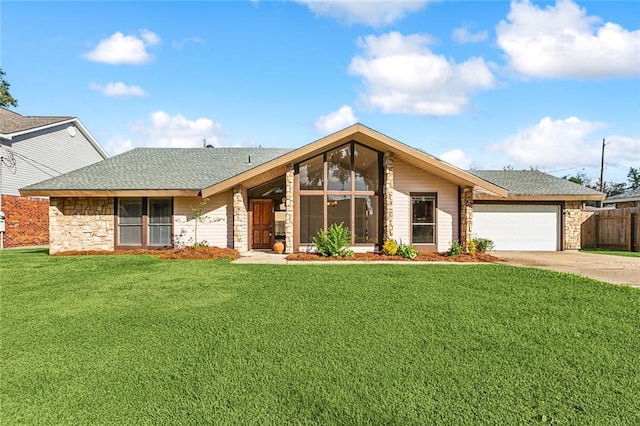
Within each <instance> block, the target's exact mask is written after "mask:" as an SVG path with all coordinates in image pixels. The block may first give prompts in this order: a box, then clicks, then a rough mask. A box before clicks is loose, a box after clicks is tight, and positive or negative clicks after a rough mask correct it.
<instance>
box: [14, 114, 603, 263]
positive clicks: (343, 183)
mask: <svg viewBox="0 0 640 426" xmlns="http://www.w3.org/2000/svg"><path fill="white" fill-rule="evenodd" d="M474 173H476V174H479V173H480V172H478V171H474ZM494 173H496V172H494ZM526 173H529V172H526ZM476 174H472V173H469V172H466V171H463V170H460V169H458V168H456V167H454V166H452V165H450V164H447V163H445V162H443V161H441V160H439V159H437V158H435V157H433V156H431V155H429V154H426V153H425V152H423V151H420V150H417V149H415V148H412V147H410V146H407V145H404V144H402V143H400V142H398V141H396V140H394V139H391V138H389V137H388V136H385V135H383V134H381V133H378V132H376V131H374V130H372V129H370V128H368V127H365V126H363V125H361V124H354V125H353V126H350V127H348V128H346V129H343V130H341V131H339V132H336V133H334V134H332V135H329V136H327V137H325V138H322V139H320V140H317V141H315V142H312V143H310V144H308V145H305V146H303V147H301V148H298V149H295V150H283V149H270V148H190V149H178V148H175V149H172V148H138V149H134V150H132V151H129V152H126V153H124V154H121V155H118V156H116V157H113V158H111V159H109V160H107V161H103V162H100V163H97V164H94V165H91V166H89V167H86V168H84V169H82V170H77V171H74V172H70V173H67V174H65V175H63V176H59V177H56V178H53V179H49V180H47V181H44V182H40V183H38V184H35V185H31V186H29V187H26V188H23V189H22V190H21V192H22V194H23V195H31V196H50V197H51V205H50V223H51V232H50V234H51V241H50V251H51V253H58V252H63V251H69V250H114V249H129V248H160V247H166V246H172V245H173V246H175V245H178V246H180V245H190V244H193V243H194V242H195V241H196V237H195V235H194V229H195V225H196V223H195V219H194V216H195V215H194V210H197V209H198V208H199V207H200V203H201V202H203V201H206V205H205V207H204V213H205V214H204V216H203V217H202V220H201V221H199V223H198V237H197V240H198V241H202V240H206V241H207V243H208V244H210V245H216V246H221V247H231V248H235V249H237V250H238V251H240V252H245V251H247V250H252V249H268V248H270V247H271V246H272V244H273V243H274V241H276V240H282V241H284V242H285V250H286V252H289V253H290V252H294V251H304V250H310V249H311V248H312V245H311V242H312V238H313V236H314V235H315V234H316V232H317V231H318V230H319V229H327V227H328V226H329V225H331V224H332V223H340V222H343V223H344V224H345V225H347V226H348V227H349V228H350V229H351V231H352V234H353V235H352V248H353V249H354V250H357V251H371V250H375V249H377V248H379V247H380V246H381V245H382V243H383V242H384V241H385V239H388V238H394V239H396V240H399V241H400V240H401V241H402V242H403V243H405V244H413V245H415V246H416V248H417V249H418V250H423V251H445V250H447V249H448V248H449V246H450V244H451V242H452V241H463V242H464V241H467V240H469V239H470V238H471V237H472V236H473V235H474V234H475V233H476V232H475V231H476V230H475V229H474V228H473V221H474V220H478V221H480V219H478V216H476V215H474V208H475V201H474V199H477V200H478V202H479V203H484V202H485V201H486V202H492V203H497V202H502V203H505V204H508V205H522V203H523V201H525V202H528V201H529V199H527V198H526V197H533V198H531V201H533V202H535V203H536V204H540V205H546V204H547V203H552V204H553V205H554V206H555V207H554V208H555V209H557V212H558V213H557V215H556V216H555V217H556V218H557V220H558V221H559V222H558V228H557V229H556V233H557V235H556V237H557V245H556V246H555V247H551V248H547V247H545V249H550V250H560V249H576V248H579V245H580V238H579V233H580V223H578V222H576V221H575V220H573V219H570V220H567V218H573V217H574V216H580V213H581V211H580V207H581V206H580V202H579V200H593V199H597V200H601V199H603V198H604V194H601V193H599V192H595V191H591V192H583V189H582V187H580V186H579V185H575V184H572V185H574V186H571V187H570V188H569V187H566V188H565V187H563V188H560V187H559V186H558V188H559V189H560V190H559V191H558V192H557V193H553V188H554V186H553V185H550V184H549V185H547V186H546V187H545V189H543V190H542V191H540V190H539V189H538V187H535V188H533V189H534V190H533V191H532V193H531V194H515V195H513V196H511V195H510V193H509V191H508V189H506V188H505V186H509V185H508V184H505V183H504V182H501V184H497V183H494V182H491V181H489V180H486V179H485V178H482V177H480V176H479V175H476ZM497 174H499V173H497ZM516 174H517V172H516ZM496 176H497V175H496ZM543 176H545V179H548V180H549V182H551V181H554V182H555V181H560V180H561V179H557V178H553V177H551V176H548V175H543ZM508 180H509V179H508ZM509 182H510V180H509ZM502 185H505V186H502ZM557 185H559V183H557ZM547 190H549V191H552V193H549V194H546V193H545V192H544V191H547ZM474 194H475V195H474ZM540 194H545V196H544V197H543V198H544V200H543V201H538V200H541V198H537V197H539V195H540ZM522 197H525V198H524V199H523V198H522ZM482 198H485V199H482ZM478 205H479V206H481V205H484V204H478ZM521 213H522V214H521V215H520V216H518V218H516V219H515V220H516V221H517V220H520V218H524V215H525V214H528V213H526V212H521ZM538 213H540V214H541V216H544V215H545V214H546V212H537V211H534V212H532V213H531V214H533V215H536V214H538ZM516 214H517V213H516ZM497 220H501V218H500V217H498V218H497ZM527 226H533V225H527ZM545 232H546V231H545ZM575 232H577V233H578V238H577V240H575V239H569V240H567V239H566V238H565V239H562V236H563V235H565V234H571V235H573V234H574V233H575ZM483 236H485V237H489V238H490V237H491V235H489V234H488V235H483ZM524 248H525V249H527V248H528V249H532V250H535V249H540V248H539V246H537V245H532V246H531V247H526V246H525V247H524Z"/></svg>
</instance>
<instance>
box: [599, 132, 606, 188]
mask: <svg viewBox="0 0 640 426" xmlns="http://www.w3.org/2000/svg"><path fill="white" fill-rule="evenodd" d="M605 145H606V143H604V138H602V158H601V159H600V192H604V147H605Z"/></svg>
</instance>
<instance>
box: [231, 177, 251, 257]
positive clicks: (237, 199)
mask: <svg viewBox="0 0 640 426" xmlns="http://www.w3.org/2000/svg"><path fill="white" fill-rule="evenodd" d="M246 199H247V191H246V190H245V189H244V187H242V185H239V186H236V187H234V188H233V248H234V249H236V250H238V251H239V252H240V253H244V252H246V251H248V250H249V214H248V212H247V204H246Z"/></svg>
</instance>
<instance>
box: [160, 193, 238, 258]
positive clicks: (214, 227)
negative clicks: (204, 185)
mask: <svg viewBox="0 0 640 426" xmlns="http://www.w3.org/2000/svg"><path fill="white" fill-rule="evenodd" d="M201 201H202V199H201V198H198V197H176V198H175V199H174V204H173V218H174V228H173V229H174V238H173V239H174V242H175V244H176V245H178V246H188V245H192V244H194V243H195V235H194V230H195V219H193V218H192V215H193V211H192V209H191V207H194V208H199V207H200V202H201ZM204 211H205V212H206V213H205V215H204V218H203V219H202V221H201V222H199V223H198V240H199V241H200V242H202V241H206V242H207V244H208V245H210V246H216V247H229V248H233V201H232V196H231V191H227V192H223V193H221V194H216V195H212V196H211V197H209V201H208V202H207V204H206V206H204Z"/></svg>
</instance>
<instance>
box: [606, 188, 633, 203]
mask: <svg viewBox="0 0 640 426" xmlns="http://www.w3.org/2000/svg"><path fill="white" fill-rule="evenodd" d="M626 199H633V200H636V199H637V200H640V188H638V189H630V190H628V191H625V192H623V193H622V194H618V195H612V196H611V197H607V199H606V200H604V202H605V203H609V202H614V201H622V200H626ZM629 201H631V200H629Z"/></svg>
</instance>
